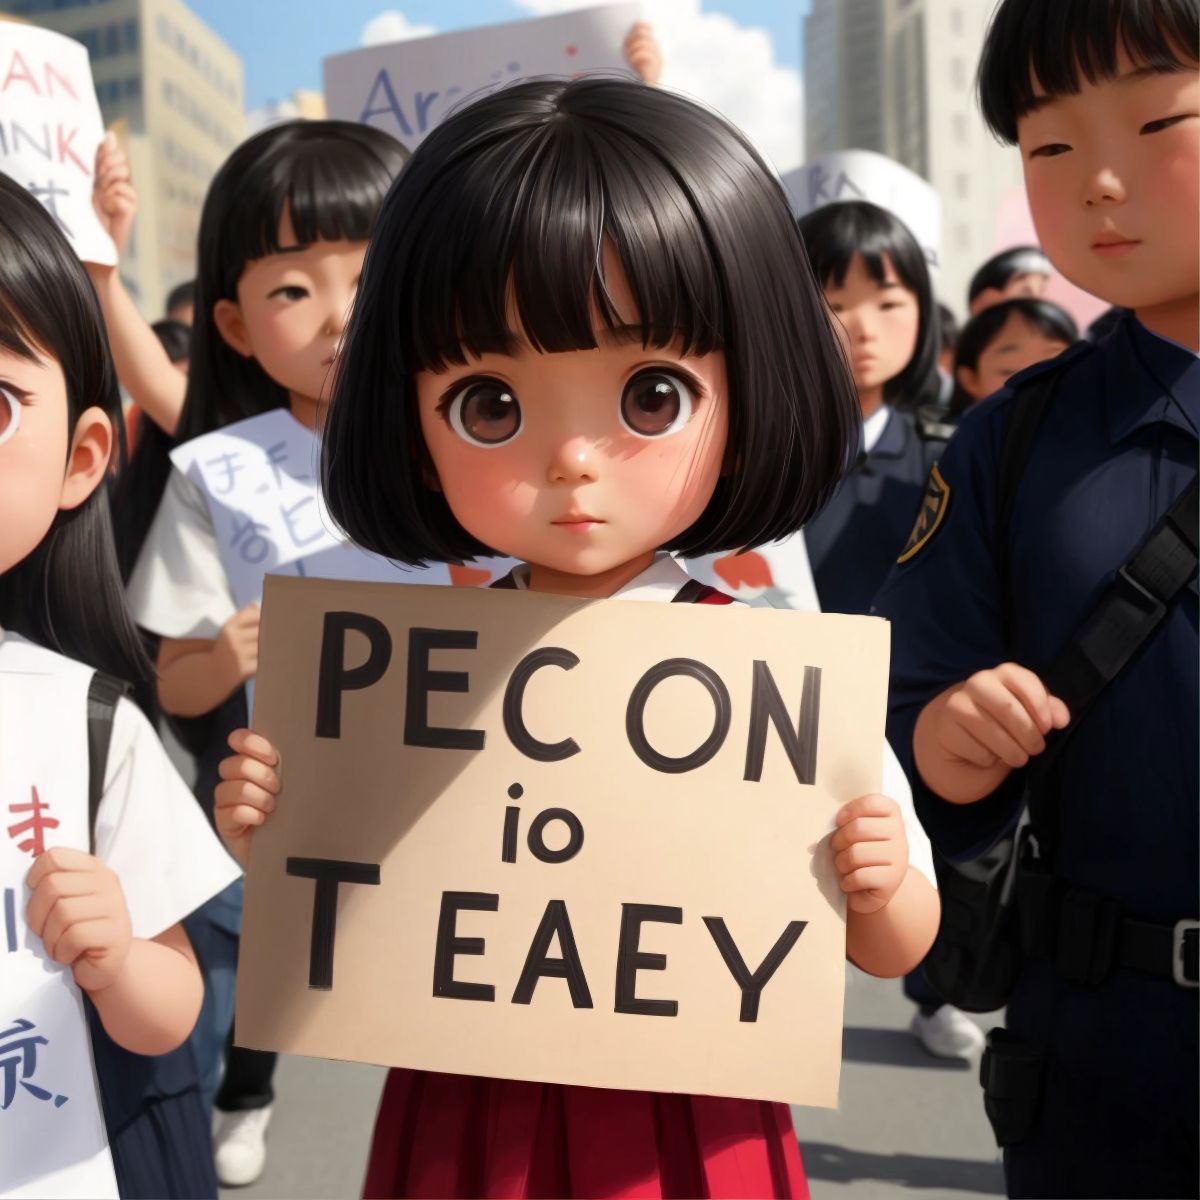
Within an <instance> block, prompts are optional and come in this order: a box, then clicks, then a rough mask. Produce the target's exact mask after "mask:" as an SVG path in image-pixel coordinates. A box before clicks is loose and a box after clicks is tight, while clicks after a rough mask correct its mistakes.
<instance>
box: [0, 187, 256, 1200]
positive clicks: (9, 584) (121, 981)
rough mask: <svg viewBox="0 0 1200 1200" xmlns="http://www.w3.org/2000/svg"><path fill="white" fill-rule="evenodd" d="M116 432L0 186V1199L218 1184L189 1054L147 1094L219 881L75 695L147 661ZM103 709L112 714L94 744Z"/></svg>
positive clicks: (70, 281) (58, 264)
mask: <svg viewBox="0 0 1200 1200" xmlns="http://www.w3.org/2000/svg"><path fill="white" fill-rule="evenodd" d="M120 415H121V409H120V397H119V395H118V392H117V383H116V378H115V376H114V374H113V370H112V363H111V360H110V359H109V356H108V350H107V346H106V344H105V341H104V328H103V323H102V321H101V319H100V313H99V311H98V309H97V307H96V299H95V296H94V294H93V292H92V288H91V286H90V285H89V283H88V279H87V276H86V274H85V273H84V271H83V268H82V267H81V266H80V264H79V262H78V260H77V259H76V258H75V255H74V253H73V252H72V250H71V249H70V247H69V246H68V245H67V243H66V241H65V240H64V238H63V237H62V235H61V234H60V233H59V231H58V228H57V226H56V225H55V223H54V221H53V220H52V219H51V218H50V217H49V216H48V215H47V213H46V212H45V210H44V209H43V208H42V207H41V206H40V205H39V204H38V203H37V202H36V201H35V200H33V199H32V198H31V197H30V196H29V194H28V193H27V192H26V191H25V190H24V189H23V188H21V187H19V186H18V185H16V184H15V183H13V182H11V181H9V180H8V179H6V178H3V177H0V626H2V627H3V628H0V763H2V764H3V768H2V769H0V814H2V816H0V893H2V895H0V908H2V910H3V915H2V917H0V1059H3V1060H4V1062H5V1067H6V1071H5V1072H3V1073H0V1105H2V1108H3V1112H2V1113H0V1125H2V1126H3V1130H4V1133H3V1138H2V1141H3V1152H2V1153H0V1194H3V1195H6V1196H8V1195H20V1196H113V1195H116V1194H117V1190H116V1189H117V1187H118V1186H119V1188H120V1193H121V1194H122V1195H130V1196H132V1195H136V1196H151V1195H154V1196H198V1195H203V1194H205V1190H206V1189H211V1188H212V1186H213V1183H214V1181H213V1180H212V1171H211V1167H210V1166H208V1165H207V1164H206V1155H207V1145H208V1126H207V1121H206V1119H205V1114H204V1111H203V1108H202V1106H201V1102H200V1096H199V1090H198V1087H197V1085H196V1081H195V1072H194V1068H191V1067H190V1058H189V1059H188V1062H187V1063H186V1064H178V1066H179V1069H178V1070H177V1071H175V1073H174V1075H173V1079H174V1083H175V1087H174V1089H173V1090H172V1091H170V1092H164V1093H162V1094H157V1095H154V1094H151V1093H150V1092H148V1091H146V1090H145V1089H143V1088H141V1081H142V1079H143V1076H144V1073H145V1070H146V1069H147V1068H148V1067H149V1066H150V1065H151V1058H150V1057H149V1056H154V1060H155V1061H163V1062H166V1061H168V1060H159V1059H158V1056H163V1055H167V1054H168V1052H171V1051H173V1050H175V1048H176V1047H179V1046H180V1044H181V1043H182V1042H183V1041H184V1039H185V1038H186V1037H187V1036H188V1034H189V1033H190V1031H191V1028H192V1025H193V1024H194V1022H195V1020H196V1014H197V1012H198V1010H199V1007H200V996H201V980H200V972H199V969H198V968H197V966H196V960H195V957H194V955H193V952H192V948H191V945H190V943H189V941H188V937H187V934H186V933H185V932H184V931H183V927H182V925H181V924H180V921H181V920H182V919H183V918H184V917H185V916H186V915H187V914H188V913H190V912H192V911H193V910H194V909H195V908H197V907H198V906H199V905H201V904H202V903H203V902H204V901H206V900H208V898H209V897H210V896H212V895H214V894H215V893H216V892H218V891H220V890H221V889H222V888H224V887H225V886H227V885H228V884H229V882H230V881H231V880H232V879H233V878H234V877H235V876H236V874H237V869H236V867H235V864H234V863H233V862H232V861H231V860H230V859H229V857H228V856H227V855H226V854H225V853H224V852H223V851H222V850H221V848H220V845H219V844H218V842H217V840H216V838H215V837H213V835H212V833H211V832H210V830H209V829H208V827H207V826H206V824H205V822H204V820H203V818H202V816H201V815H200V813H199V812H198V811H197V809H196V805H195V803H194V801H193V800H192V797H191V796H190V795H189V794H188V791H187V789H186V787H185V786H184V784H183V782H182V781H181V780H180V779H179V777H178V776H177V775H176V774H175V772H174V770H173V769H172V767H171V765H170V763H169V762H168V760H167V758H166V755H165V753H164V752H163V749H162V746H161V745H160V744H159V742H158V740H157V738H156V737H155V736H154V733H153V731H152V730H151V729H150V727H149V725H148V724H147V723H146V721H145V720H144V718H142V716H141V715H140V714H139V713H138V712H137V710H136V709H135V708H134V707H133V706H132V705H131V704H130V703H129V702H127V701H125V700H123V699H121V700H118V701H117V702H116V703H115V706H104V705H103V704H101V702H100V701H99V700H98V699H96V698H95V697H94V695H93V692H92V686H93V675H94V672H95V670H96V669H97V668H98V669H100V670H103V671H105V672H108V673H110V674H112V675H115V676H119V677H123V678H136V677H137V676H139V675H141V674H142V673H143V672H144V670H145V668H146V667H147V665H148V664H146V663H145V661H144V657H143V655H142V652H141V649H140V646H139V645H138V641H137V635H136V632H135V631H134V629H133V628H132V626H131V625H130V624H129V621H128V618H127V617H126V616H125V613H124V610H123V607H122V604H121V590H120V579H119V576H118V575H117V570H116V561H115V557H114V554H113V547H112V531H111V526H110V523H109V516H108V507H107V500H106V497H105V494H104V487H103V483H104V478H105V475H106V473H107V471H108V468H109V463H110V459H111V455H112V449H113V438H114V433H113V429H114V422H117V421H119V420H120ZM85 664H86V665H85ZM97 706H99V707H104V708H105V709H106V711H107V712H109V713H111V729H110V732H109V734H108V735H107V736H106V737H104V738H103V743H104V744H103V747H101V746H100V745H93V744H92V743H93V742H97V743H99V742H100V741H101V736H100V730H101V729H102V726H97V725H95V724H94V723H93V719H92V710H93V708H95V707H97ZM104 750H107V759H106V761H107V769H106V770H105V772H104V774H103V777H102V778H98V779H96V780H90V779H89V764H90V763H91V762H99V761H100V758H101V757H103V751H104ZM98 752H99V754H98ZM93 797H96V798H97V799H98V805H97V807H96V809H95V812H94V813H93V812H91V811H90V809H91V799H92V798H93ZM92 848H94V853H93V852H90V850H92ZM81 992H82V993H83V995H84V996H86V1003H85V1002H84V1000H83V999H82V998H81V995H80V993H81ZM89 1023H90V1025H91V1035H90V1037H89V1032H88V1026H89ZM183 1053H186V1051H184V1052H183ZM93 1061H94V1064H95V1072H94V1074H93ZM189 1072H190V1078H189ZM97 1083H98V1085H99V1095H98V1094H97ZM101 1097H102V1098H103V1105H102V1106H101V1103H100V1098H101ZM101 1107H103V1116H102V1115H101ZM106 1126H107V1128H106ZM110 1148H111V1149H110ZM114 1165H115V1178H114Z"/></svg>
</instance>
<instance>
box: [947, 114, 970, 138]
mask: <svg viewBox="0 0 1200 1200" xmlns="http://www.w3.org/2000/svg"><path fill="white" fill-rule="evenodd" d="M950 126H951V128H952V129H953V131H954V140H955V141H956V142H957V143H958V144H959V145H960V146H965V145H966V142H967V116H966V113H960V112H956V113H955V114H954V115H953V117H951V119H950Z"/></svg>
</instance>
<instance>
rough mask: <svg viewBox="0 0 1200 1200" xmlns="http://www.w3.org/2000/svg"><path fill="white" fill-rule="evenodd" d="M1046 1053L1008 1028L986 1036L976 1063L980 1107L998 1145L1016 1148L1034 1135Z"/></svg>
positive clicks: (994, 1031)
mask: <svg viewBox="0 0 1200 1200" xmlns="http://www.w3.org/2000/svg"><path fill="white" fill-rule="evenodd" d="M1045 1059H1046V1055H1045V1051H1044V1050H1042V1049H1041V1048H1040V1047H1037V1046H1034V1045H1031V1044H1030V1043H1029V1042H1027V1041H1025V1040H1024V1039H1023V1038H1019V1037H1017V1036H1016V1035H1015V1034H1012V1033H1009V1032H1008V1030H1007V1029H993V1030H992V1031H991V1033H989V1034H988V1038H987V1049H986V1050H985V1051H984V1053H983V1059H982V1061H981V1062H980V1064H979V1082H980V1083H981V1084H982V1085H983V1107H984V1110H985V1111H986V1112H987V1117H988V1120H989V1121H990V1122H991V1125H992V1132H993V1133H994V1134H995V1135H996V1144H997V1145H998V1146H1017V1145H1020V1144H1021V1142H1023V1141H1025V1140H1026V1139H1027V1138H1028V1137H1029V1135H1030V1134H1031V1133H1032V1132H1033V1127H1034V1124H1035V1122H1036V1121H1037V1114H1038V1107H1039V1105H1040V1103H1041V1096H1042V1074H1043V1071H1044V1069H1045Z"/></svg>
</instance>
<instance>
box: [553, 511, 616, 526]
mask: <svg viewBox="0 0 1200 1200" xmlns="http://www.w3.org/2000/svg"><path fill="white" fill-rule="evenodd" d="M550 524H551V525H603V524H604V522H603V521H601V520H600V518H599V517H593V516H591V515H589V514H588V513H568V514H567V515H566V516H565V517H559V518H558V519H557V520H554V521H551V522H550Z"/></svg>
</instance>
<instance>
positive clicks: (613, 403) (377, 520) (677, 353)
mask: <svg viewBox="0 0 1200 1200" xmlns="http://www.w3.org/2000/svg"><path fill="white" fill-rule="evenodd" d="M856 424H857V421H856V416H855V410H854V397H853V391H852V389H851V385H850V380H849V379H848V377H847V375H846V371H845V367H844V364H843V359H842V356H841V354H840V352H839V349H838V346H837V342H836V340H835V338H834V336H833V333H832V330H831V329H830V326H829V322H828V320H827V317H826V315H825V312H824V309H823V306H822V302H821V299H820V293H819V292H818V290H817V288H816V286H815V284H814V283H813V279H812V273H811V271H810V270H809V268H808V266H807V264H806V262H805V257H804V249H803V245H802V243H801V241H800V238H799V235H798V234H797V232H796V228H795V224H794V222H793V221H792V218H791V215H790V213H789V211H788V205H787V201H786V199H785V198H784V195H783V193H782V191H781V189H780V188H779V185H778V183H777V182H776V181H775V179H774V178H773V176H772V175H771V173H770V172H769V170H768V169H767V168H766V166H765V165H764V164H763V162H762V160H761V159H760V158H759V157H758V156H757V154H756V153H755V152H754V151H753V149H751V147H750V146H749V144H748V143H747V142H746V140H745V139H744V138H743V137H742V136H741V135H740V134H738V133H737V132H736V131H735V130H734V129H732V128H731V127H730V126H728V125H727V124H725V122H724V121H722V120H721V119H719V118H718V117H716V116H715V115H714V114H712V113H709V112H707V111H705V110H704V109H701V108H699V107H698V106H696V105H694V104H691V103H690V102H688V101H685V100H683V99H681V98H680V97H677V96H674V95H670V94H668V93H664V92H659V91H656V90H653V89H650V88H646V87H644V86H641V85H638V84H635V83H626V82H621V81H614V80H603V79H590V80H579V81H575V82H572V83H556V82H544V81H537V82H530V83H524V84H519V85H516V86H513V87H511V88H508V89H505V90H504V91H502V92H499V93H497V94H495V95H492V96H490V97H488V98H486V99H484V100H481V101H479V102H478V103H476V104H474V105H472V106H470V107H468V108H466V109H464V110H462V111H461V112H459V113H458V114H456V115H455V116H453V117H451V118H450V119H449V120H447V121H446V122H445V123H444V124H443V125H442V126H440V127H439V128H438V129H437V130H435V131H434V132H433V133H432V134H431V135H430V137H429V138H428V140H427V141H426V142H425V143H423V145H422V146H421V147H420V149H419V150H418V151H417V152H416V153H415V154H414V156H413V159H412V161H411V162H410V164H409V166H408V167H407V168H406V170H405V173H404V175H403V176H402V177H401V179H400V180H399V181H398V183H397V184H396V186H395V187H394V188H393V190H392V192H391V193H390V194H389V196H388V199H387V202H386V203H385V205H384V210H383V213H382V214H381V216H380V223H379V226H378V228H377V230H376V233H375V236H374V239H373V241H372V244H371V250H370V253H369V254H368V257H367V263H366V266H365V270H364V275H363V280H362V283H361V285H360V289H359V295H358V300H357V301H356V304H355V309H354V315H353V317H352V319H351V322H350V327H349V330H348V334H347V342H346V349H345V357H344V360H343V363H342V368H341V371H340V373H339V379H338V385H337V394H336V397H335V400H334V403H333V407H332V410H331V414H330V417H329V422H328V425H327V427H326V441H325V488H326V494H327V498H328V501H329V505H330V509H331V512H332V513H333V514H334V516H335V517H336V518H337V520H338V521H339V522H340V523H341V524H342V525H343V526H344V527H345V528H346V530H347V532H349V533H350V535H351V536H352V537H353V538H354V539H355V540H356V541H358V542H359V543H361V544H362V545H364V546H367V547H369V548H371V549H374V550H376V551H377V552H380V553H383V554H385V555H387V556H388V557H392V558H396V559H398V560H401V561H404V562H410V563H419V562H424V561H441V562H447V561H449V562H453V561H456V560H461V559H463V558H468V557H470V556H472V555H476V554H487V553H492V552H494V551H496V550H502V551H504V552H506V553H509V554H512V555H514V556H517V557H520V558H522V559H524V560H525V565H523V566H521V567H519V568H517V569H516V570H515V571H514V572H513V573H512V575H511V576H509V577H508V578H507V579H506V581H505V584H506V586H508V587H514V588H527V589H530V590H534V591H548V592H557V593H560V594H564V595H572V596H582V597H606V596H621V597H627V598H639V599H644V600H648V601H650V600H666V601H670V600H678V601H691V600H697V601H699V602H701V603H728V599H727V598H725V597H721V596H720V595H719V594H717V593H714V592H713V591H712V590H711V589H707V588H703V587H701V586H699V585H694V584H693V585H689V584H688V580H687V576H686V575H685V573H684V572H683V570H682V568H681V567H679V566H678V564H677V563H676V561H675V559H674V558H673V557H672V554H671V553H670V551H677V552H682V553H684V554H700V553H705V552H708V551H714V550H721V549H734V548H741V547H743V546H746V545H753V544H755V543H758V542H762V541H765V540H768V539H772V538H778V537H782V536H784V535H786V534H788V533H790V532H793V531H794V530H796V529H797V528H799V527H800V526H801V525H802V524H803V523H804V521H805V520H806V519H807V518H808V517H810V516H811V515H812V513H813V512H814V511H815V510H816V509H817V508H818V507H819V505H820V504H821V502H822V501H823V500H824V499H825V498H826V497H827V496H828V495H829V493H830V491H831V489H832V488H833V487H834V485H835V483H836V481H837V479H838V477H839V475H840V473H841V471H842V469H843V467H844V465H845V463H846V461H847V459H848V456H849V453H850V451H851V449H852V447H853V444H854V438H855V429H856ZM230 741H231V745H232V746H233V748H234V749H235V750H236V751H237V752H238V753H237V755H236V756H235V757H233V758H231V759H229V760H227V761H226V763H224V764H223V766H222V774H223V776H224V777H225V779H226V780H227V782H225V783H223V784H221V785H220V787H219V788H218V790H217V817H218V827H219V828H220V830H221V832H222V833H223V835H224V836H225V837H226V839H227V844H229V845H230V846H231V847H232V848H234V849H235V850H236V852H238V853H240V854H241V855H242V856H245V854H246V851H247V843H248V841H249V839H250V836H251V835H252V833H253V830H254V829H255V828H256V827H257V826H259V825H261V824H262V822H263V821H264V820H265V819H266V818H267V815H268V813H269V812H270V811H271V810H272V809H273V807H274V804H275V797H276V794H277V793H278V792H279V786H280V776H279V774H278V773H277V772H276V770H275V769H274V764H275V755H274V751H273V750H272V748H271V747H270V746H269V745H268V744H267V743H266V740H265V739H264V738H262V737H261V736H260V735H257V734H254V733H251V732H249V731H241V732H239V733H237V734H235V735H234V736H233V737H232V738H231V739H230ZM837 824H838V830H837V832H836V833H835V835H834V837H833V841H832V844H833V852H834V853H835V855H836V863H837V867H838V870H839V872H840V874H841V879H842V887H843V890H844V891H845V892H846V893H847V894H848V904H849V910H850V911H849V917H848V925H847V931H848V949H849V954H850V956H851V957H852V958H853V959H854V961H855V962H857V963H858V964H859V965H860V966H862V967H863V968H864V969H866V970H868V971H872V972H874V973H877V974H883V975H898V974H902V973H903V972H904V971H906V970H908V969H909V968H910V967H912V966H913V965H914V964H915V963H916V962H917V961H919V960H920V958H921V957H922V955H923V954H924V952H925V950H926V949H927V947H928V945H929V943H930V941H931V940H932V937H933V933H934V929H935V927H936V924H937V917H938V905H937V898H936V894H935V892H934V890H933V888H932V887H931V885H930V884H929V882H928V881H927V879H925V878H924V877H922V876H921V875H920V874H918V873H916V872H915V871H913V870H911V869H910V868H909V856H908V848H907V845H906V841H905V835H904V829H903V824H902V820H901V815H900V813H899V811H898V808H897V806H896V804H895V803H894V802H893V801H891V800H889V799H887V798H885V797H882V796H865V797H862V798H860V799H858V800H855V801H853V802H851V803H849V804H847V805H846V806H844V808H843V809H842V810H841V812H840V813H839V814H838V818H837ZM366 1191H367V1194H368V1195H369V1196H410V1195H448V1196H468V1195H494V1196H534V1195H563V1196H572V1195H573V1196H589V1195H590V1196H601V1195H603V1196H615V1195H633V1194H638V1195H647V1194H654V1195H664V1196H668V1195H669V1196H699V1195H708V1196H803V1195H807V1186H806V1183H805V1178H804V1173H803V1168H802V1166H801V1163H800V1158H799V1154H798V1151H797V1146H796V1140H795V1137H794V1134H793V1132H792V1128H791V1121H790V1119H789V1116H788V1111H787V1109H786V1107H784V1106H782V1105H776V1104H770V1103H759V1102H753V1101H742V1100H731V1099H720V1098H713V1097H702V1096H683V1095H651V1094H647V1093H643V1092H622V1091H609V1090H603V1089H597V1088H582V1087H568V1086H560V1085H550V1084H531V1083H521V1082H513V1081H507V1080H497V1079H471V1078H466V1077H460V1076H449V1075H436V1074H433V1073H429V1072H415V1071H407V1070H395V1071H393V1072H392V1073H391V1075H390V1077H389V1081H388V1085H387V1088H386V1091H385V1093H384V1097H383V1101H382V1105H381V1109H380V1113H379V1119H378V1123H377V1126H376V1133H375V1143H374V1149H373V1152H372V1157H371V1164H370V1168H369V1170H368V1175H367V1183H366Z"/></svg>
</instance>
